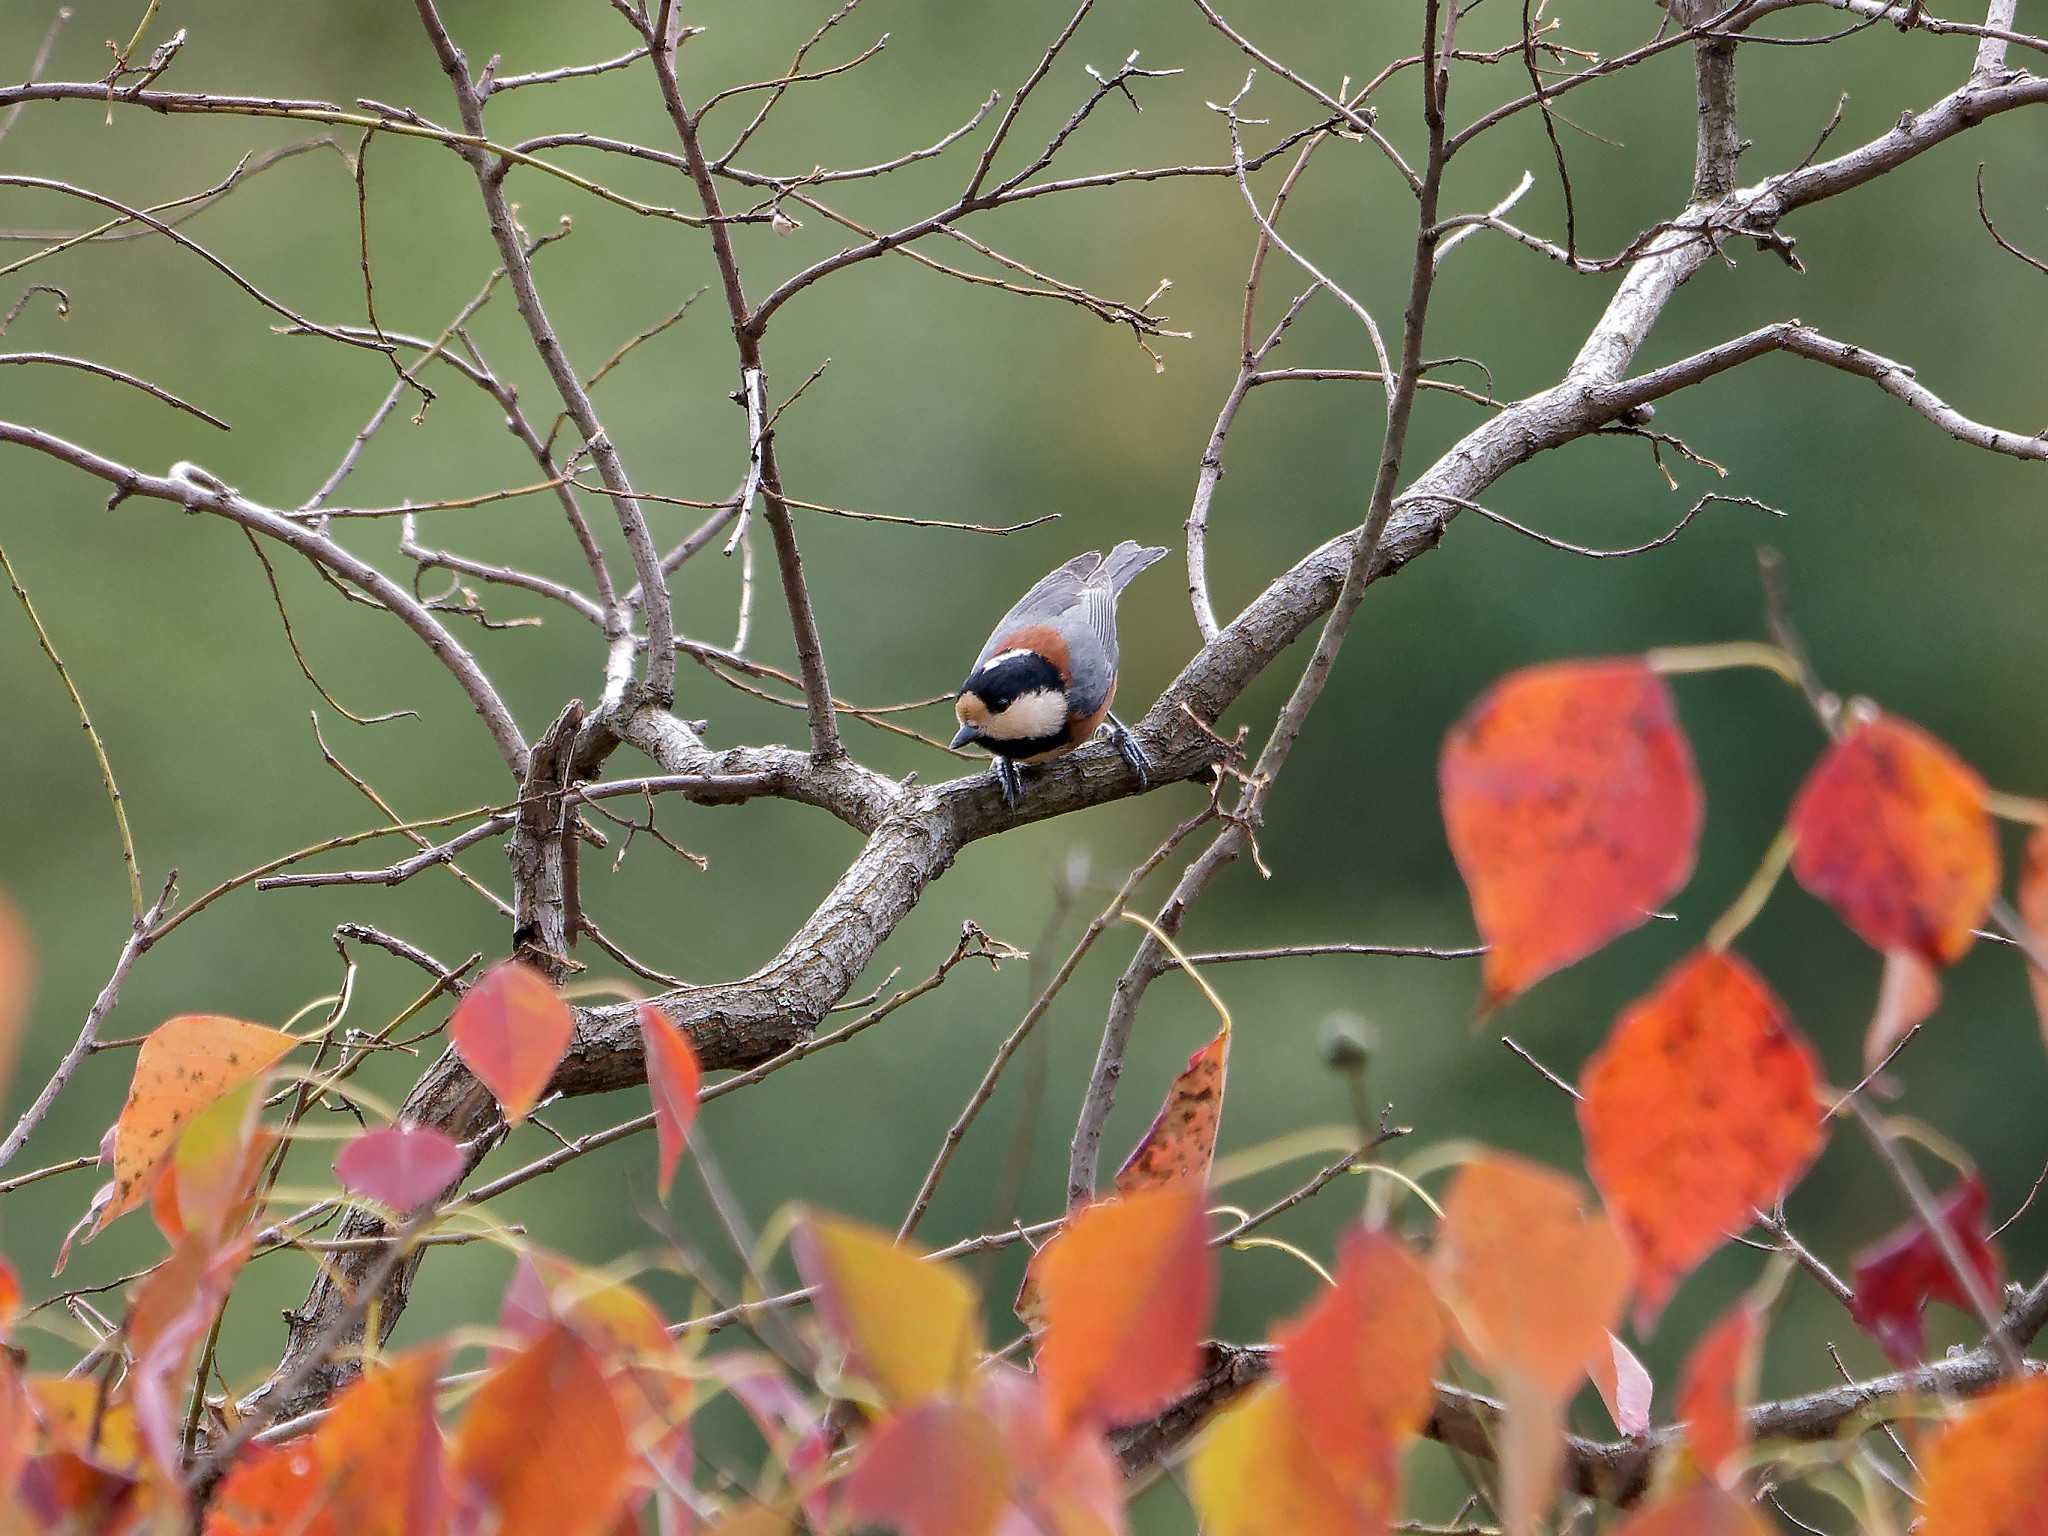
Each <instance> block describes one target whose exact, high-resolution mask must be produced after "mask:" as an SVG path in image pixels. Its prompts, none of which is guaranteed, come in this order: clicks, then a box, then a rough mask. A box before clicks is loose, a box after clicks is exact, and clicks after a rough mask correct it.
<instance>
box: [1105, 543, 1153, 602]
mask: <svg viewBox="0 0 2048 1536" xmlns="http://www.w3.org/2000/svg"><path fill="white" fill-rule="evenodd" d="M1165 558H1166V551H1165V550H1164V549H1163V548H1161V547H1160V546H1159V545H1157V544H1140V543H1138V542H1137V541H1136V540H1134V539H1125V540H1124V541H1123V542H1122V543H1121V544H1119V545H1117V547H1116V548H1115V549H1112V550H1111V551H1110V552H1109V558H1108V559H1107V560H1104V561H1103V562H1102V568H1103V569H1104V570H1105V571H1107V572H1108V573H1109V585H1110V588H1111V590H1112V591H1115V592H1119V593H1121V592H1122V591H1123V589H1124V588H1125V587H1128V586H1129V585H1130V584H1131V582H1132V581H1133V580H1135V579H1136V578H1137V575H1138V573H1139V572H1140V571H1142V570H1144V569H1145V568H1146V567H1147V566H1150V565H1153V564H1156V563H1157V562H1158V561H1161V560H1164V559H1165Z"/></svg>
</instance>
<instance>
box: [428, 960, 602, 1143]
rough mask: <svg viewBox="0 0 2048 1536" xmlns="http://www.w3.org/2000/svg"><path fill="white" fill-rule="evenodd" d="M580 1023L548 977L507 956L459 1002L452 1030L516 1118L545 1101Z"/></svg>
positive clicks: (466, 1057) (459, 1048) (467, 1059)
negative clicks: (549, 1085) (551, 1082)
mask: <svg viewBox="0 0 2048 1536" xmlns="http://www.w3.org/2000/svg"><path fill="white" fill-rule="evenodd" d="M575 1027H576V1020H575V1017H574V1016H573V1015H572V1014H571V1013H570V1012H569V1005H568V1004H567V1003H565V1002H563V1001H562V999H561V998H560V997H559V996H558V995H557V994H556V992H555V989H554V988H553V987H551V986H549V985H548V982H547V978H546V977H544V976H542V975H541V974H540V972H538V971H536V970H534V969H533V968H532V967H531V966H527V965H522V964H521V963H520V962H519V961H517V960H507V961H505V962H504V963H503V964H501V965H496V966H493V967H492V968H491V969H490V970H488V971H486V972H485V973H484V976H483V978H482V980H480V981H478V982H477V984H476V985H475V986H473V987H471V988H470V989H469V991H468V992H467V993H465V994H464V996H463V999H462V1001H461V1002H460V1003H458V1004H456V1007H455V1016H454V1018H452V1019H451V1020H449V1023H448V1036H449V1038H450V1039H451V1040H453V1041H454V1042H455V1049H456V1052H457V1054H459V1055H460V1056H461V1057H462V1062H463V1065H464V1066H466V1067H468V1068H469V1070H470V1071H472V1072H474V1073H475V1074H476V1075H477V1077H478V1078H479V1079H480V1080H481V1081H482V1082H483V1085H484V1086H485V1087H486V1088H488V1089H490V1090H491V1092H492V1093H494V1094H496V1095H497V1098H498V1103H499V1104H500V1105H501V1106H503V1108H504V1111H505V1118H506V1119H507V1120H511V1121H514V1122H515V1123H516V1122H517V1121H520V1120H524V1119H525V1118H526V1114H527V1111H528V1110H530V1109H532V1108H533V1106H534V1105H535V1104H537V1103H539V1102H540V1096H541V1092H542V1090H543V1089H545V1088H546V1087H547V1085H548V1079H549V1078H551V1077H553V1076H554V1075H555V1068H556V1067H557V1066H559V1065H560V1064H561V1060H562V1053H563V1052H564V1051H566V1050H568V1048H569V1036H570V1034H571V1033H572V1032H573V1031H574V1030H575Z"/></svg>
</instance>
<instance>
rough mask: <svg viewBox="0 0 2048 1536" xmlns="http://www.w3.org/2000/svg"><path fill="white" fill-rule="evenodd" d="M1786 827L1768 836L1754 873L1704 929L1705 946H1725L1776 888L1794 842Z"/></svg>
mask: <svg viewBox="0 0 2048 1536" xmlns="http://www.w3.org/2000/svg"><path fill="white" fill-rule="evenodd" d="M1797 841H1798V840H1797V839H1796V838H1794V837H1793V836H1792V829H1791V828H1790V827H1780V828H1779V829H1778V835H1777V836H1776V837H1774V838H1772V839H1771V846H1770V847H1768V848H1766V849H1765V850H1764V857H1763V862H1762V863H1760V864H1759V865H1757V868H1756V873H1755V874H1753V875H1751V876H1750V877H1749V884H1747V885H1745V886H1744V887H1743V888H1742V892H1741V894H1740V895H1738V896H1737V897H1736V898H1735V901H1734V904H1733V905H1732V906H1730V907H1729V908H1728V910H1727V911H1726V912H1723V913H1722V914H1721V916H1720V918H1719V920H1718V921H1716V922H1715V924H1714V926H1713V927H1711V928H1709V929H1708V930H1707V948H1708V949H1710V950H1713V951H1714V952H1715V953H1716V954H1719V953H1721V952H1722V951H1723V950H1725V949H1727V947H1728V946H1729V945H1730V944H1733V943H1734V942H1735V940H1736V939H1737V938H1738V937H1739V936H1740V935H1741V933H1742V930H1743V929H1745V928H1747V927H1748V926H1749V925H1750V924H1751V923H1752V922H1754V921H1755V920H1756V915H1757V913H1759V912H1761V911H1763V909H1764V903H1765V902H1767V901H1769V900H1770V899H1771V892H1772V891H1774V890H1776V889H1777V886H1778V878H1779V876H1781V875H1783V874H1784V873H1785V866H1786V865H1787V864H1788V863H1790V862H1791V860H1792V850H1793V848H1794V847H1795V846H1796V845H1797Z"/></svg>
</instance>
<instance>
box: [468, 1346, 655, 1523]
mask: <svg viewBox="0 0 2048 1536" xmlns="http://www.w3.org/2000/svg"><path fill="white" fill-rule="evenodd" d="M541 1425H545V1426H546V1432H545V1433H541V1432H539V1426H541ZM631 1460H632V1451H631V1449H630V1447H629V1446H628V1445H627V1443H626V1426H625V1424H624V1422H623V1421H622V1420H621V1419H620V1417H619V1410H618V1405H617V1404H616V1403H615V1402H614V1401H613V1400H612V1393H611V1389H610V1387H608V1386H607V1385H606V1384H605V1379H604V1372H603V1370H602V1369H601V1368H600V1366H599V1364H598V1360H597V1356H596V1355H595V1354H594V1353H593V1352H592V1351H591V1348H590V1346H589V1345H588V1344H586V1343H585V1342H584V1341H583V1339H582V1338H581V1336H579V1335H578V1334H577V1333H575V1332H574V1331H573V1330H571V1329H569V1328H566V1327H563V1326H560V1325H557V1326H555V1327H551V1328H549V1329H548V1330H547V1331H546V1332H544V1333H542V1334H541V1335H540V1337H539V1338H537V1339H535V1340H534V1341H533V1342H532V1343H531V1344H529V1345H527V1346H526V1347H525V1348H524V1349H522V1350H521V1351H519V1353H517V1354H515V1355H513V1356H512V1357H511V1358H509V1359H508V1360H506V1361H505V1362H504V1363H503V1364H501V1365H499V1366H498V1367H497V1368H496V1369H495V1370H493V1371H492V1373H491V1374H490V1376H489V1377H487V1378H486V1379H485V1381H484V1384H483V1385H482V1386H481V1387H479V1388H478V1389H477V1394H476V1397H475V1398H474V1399H473V1400H472V1401H471V1403H470V1405H469V1412H468V1413H467V1414H466V1415H465V1416H464V1418H463V1421H462V1429H461V1432H460V1433H459V1435H458V1436H457V1437H456V1442H455V1454H454V1475H455V1481H456V1484H457V1486H458V1488H460V1490H461V1493H460V1497H461V1499H462V1501H463V1507H464V1509H465V1511H466V1512H468V1513H472V1514H474V1513H478V1512H486V1511H487V1512H490V1513H494V1514H495V1515H496V1517H497V1518H496V1520H495V1521H492V1522H488V1524H489V1528H490V1529H491V1530H492V1531H494V1532H495V1533H497V1536H596V1533H598V1532H601V1531H604V1530H605V1529H607V1528H608V1527H609V1526H610V1525H611V1523H612V1521H613V1519H614V1518H615V1517H616V1516H617V1514H618V1511H619V1506H620V1504H621V1503H622V1502H623V1500H624V1497H625V1493H626V1473H627V1470H628V1468H629V1466H630V1463H631Z"/></svg>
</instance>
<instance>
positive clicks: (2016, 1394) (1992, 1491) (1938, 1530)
mask: <svg viewBox="0 0 2048 1536" xmlns="http://www.w3.org/2000/svg"><path fill="white" fill-rule="evenodd" d="M1923 1465H1924V1466H1925V1469H1926V1478H1925V1480H1924V1482H1923V1483H1922V1486H1921V1491H1922V1493H1923V1494H1924V1495H1925V1496H1926V1500H1927V1509H1926V1518H1925V1519H1924V1520H1922V1521H1921V1522H1920V1524H1919V1526H1918V1528H1917V1529H1918V1531H1919V1532H1920V1536H2039V1533H2040V1532H2041V1531H2042V1530H2043V1529H2044V1525H2043V1520H2044V1515H2043V1510H2044V1505H2043V1502H2042V1494H2041V1490H2042V1489H2044V1488H2048V1379H2044V1378H2042V1377H2040V1376H2028V1377H2026V1378H2024V1379H2022V1380H2020V1381H2015V1382H2009V1383H2007V1384H2006V1385H2005V1386H2002V1387H2000V1388H1998V1389H1997V1390H1996V1391H1993V1392H1989V1393H1986V1394H1985V1395H1984V1396H1983V1397H1981V1398H1979V1399H1978V1400H1977V1401H1976V1402H1975V1403H1972V1404H1971V1405H1970V1406H1969V1408H1967V1409H1966V1410H1965V1411H1964V1413H1963V1416H1962V1417H1961V1418H1960V1419H1957V1420H1956V1421H1955V1422H1954V1423H1953V1424H1951V1425H1949V1426H1948V1428H1946V1429H1944V1430H1943V1431H1942V1432H1941V1434H1940V1436H1939V1437H1937V1438H1936V1440H1935V1442H1934V1445H1933V1447H1932V1448H1931V1449H1930V1450H1929V1451H1928V1452H1927V1453H1926V1456H1925V1457H1924V1458H1923Z"/></svg>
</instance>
